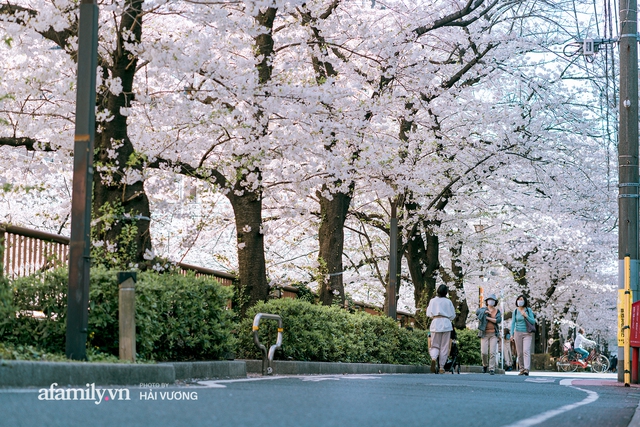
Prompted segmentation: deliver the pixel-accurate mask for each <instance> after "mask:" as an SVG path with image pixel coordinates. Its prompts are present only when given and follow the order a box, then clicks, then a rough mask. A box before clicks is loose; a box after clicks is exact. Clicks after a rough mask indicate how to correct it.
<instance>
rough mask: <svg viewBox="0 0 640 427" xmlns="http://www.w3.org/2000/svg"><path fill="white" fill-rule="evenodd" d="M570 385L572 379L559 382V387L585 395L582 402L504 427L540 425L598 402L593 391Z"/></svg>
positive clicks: (596, 395)
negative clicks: (582, 392) (578, 391)
mask: <svg viewBox="0 0 640 427" xmlns="http://www.w3.org/2000/svg"><path fill="white" fill-rule="evenodd" d="M572 383H573V380H572V379H564V380H561V381H560V385H563V386H566V387H571V388H575V389H576V390H580V391H584V392H585V393H587V397H586V398H584V399H583V400H581V401H580V402H576V403H571V404H569V405H564V406H561V407H560V408H558V409H552V410H550V411H546V412H543V413H541V414H539V415H535V416H533V417H530V418H526V419H524V420H521V421H518V422H516V423H513V424H509V425H508V426H506V427H529V426H534V425H536V424H540V423H542V422H544V421H546V420H548V419H549V418H553V417H555V416H556V415H560V414H563V413H565V412H568V411H570V410H572V409H575V408H578V407H580V406H583V405H588V404H589V403H593V402H595V401H596V400H598V397H600V396H599V395H598V393H596V392H595V391H591V390H585V389H583V388H578V387H574V386H573V385H571V384H572Z"/></svg>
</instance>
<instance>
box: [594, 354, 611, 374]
mask: <svg viewBox="0 0 640 427" xmlns="http://www.w3.org/2000/svg"><path fill="white" fill-rule="evenodd" d="M591 370H592V371H593V372H598V373H601V372H607V371H608V370H609V359H607V356H603V355H602V354H601V355H599V356H597V357H596V358H595V359H593V361H592V362H591Z"/></svg>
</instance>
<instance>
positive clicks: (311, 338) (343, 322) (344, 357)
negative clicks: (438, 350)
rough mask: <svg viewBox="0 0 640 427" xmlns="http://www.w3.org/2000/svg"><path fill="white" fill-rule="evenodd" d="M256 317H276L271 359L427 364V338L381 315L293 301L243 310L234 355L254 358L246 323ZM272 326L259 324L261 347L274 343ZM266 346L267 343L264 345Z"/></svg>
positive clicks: (272, 324)
mask: <svg viewBox="0 0 640 427" xmlns="http://www.w3.org/2000/svg"><path fill="white" fill-rule="evenodd" d="M257 313H271V314H278V315H280V316H281V317H282V321H283V326H284V332H283V345H282V348H281V351H280V352H278V353H276V358H282V359H291V360H304V361H323V362H360V363H399V364H414V365H415V364H427V363H429V361H430V359H429V354H428V348H427V334H426V332H424V331H409V330H406V329H400V328H398V326H397V324H396V322H394V321H393V320H391V319H389V318H388V317H384V316H372V315H370V314H367V313H363V312H358V313H355V314H351V313H349V312H347V311H345V310H343V309H341V308H338V307H335V306H332V307H327V306H321V305H314V304H310V303H309V302H306V301H300V300H295V299H279V300H271V301H269V302H267V303H262V302H261V303H258V304H257V305H256V306H254V307H251V308H250V309H249V310H248V312H247V318H245V319H244V320H242V321H241V323H240V327H239V332H238V356H239V357H240V358H247V359H260V358H261V357H262V355H261V354H260V352H259V350H258V349H257V348H256V347H255V344H254V342H253V333H252V329H251V325H252V322H253V317H254V316H255V315H256V314H257ZM276 326H277V324H276V322H274V321H269V320H265V321H263V322H262V323H261V325H260V339H261V342H262V343H265V345H267V347H268V344H269V345H270V344H273V343H275V341H276V336H277V330H276ZM267 343H268V344H267Z"/></svg>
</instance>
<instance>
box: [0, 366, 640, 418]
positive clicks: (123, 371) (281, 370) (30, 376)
mask: <svg viewBox="0 0 640 427" xmlns="http://www.w3.org/2000/svg"><path fill="white" fill-rule="evenodd" d="M271 366H272V367H273V370H274V374H276V375H336V374H429V373H431V367H430V366H424V365H418V366H417V365H391V364H375V363H339V362H338V363H335V362H300V361H286V360H274V361H273V362H272V365H271ZM460 372H465V373H481V372H482V367H481V366H461V367H460ZM247 373H251V374H261V373H262V360H236V361H209V362H165V363H158V364H130V363H86V362H32V361H20V360H0V388H9V387H49V386H50V385H51V384H53V383H57V384H58V385H59V386H61V387H64V386H78V385H79V386H85V385H86V384H96V385H122V386H125V385H130V386H131V385H139V384H141V383H144V384H159V383H165V384H174V383H175V382H176V381H177V380H189V379H195V378H197V379H214V378H215V379H219V378H246V377H247ZM496 374H504V371H503V370H502V369H498V370H496ZM639 427H640V426H639Z"/></svg>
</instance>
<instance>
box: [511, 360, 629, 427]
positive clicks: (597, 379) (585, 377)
mask: <svg viewBox="0 0 640 427" xmlns="http://www.w3.org/2000/svg"><path fill="white" fill-rule="evenodd" d="M507 375H518V374H517V372H507ZM529 375H530V376H532V377H555V378H571V379H573V381H571V385H572V386H576V387H580V386H584V387H589V386H591V387H624V383H622V382H619V381H618V374H617V373H613V374H609V373H607V374H596V373H591V372H541V371H531V373H530V374H529ZM629 389H630V390H634V392H637V390H638V389H640V384H630V385H629ZM629 427H640V403H638V407H637V408H636V412H635V414H634V415H633V418H631V422H630V423H629Z"/></svg>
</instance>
